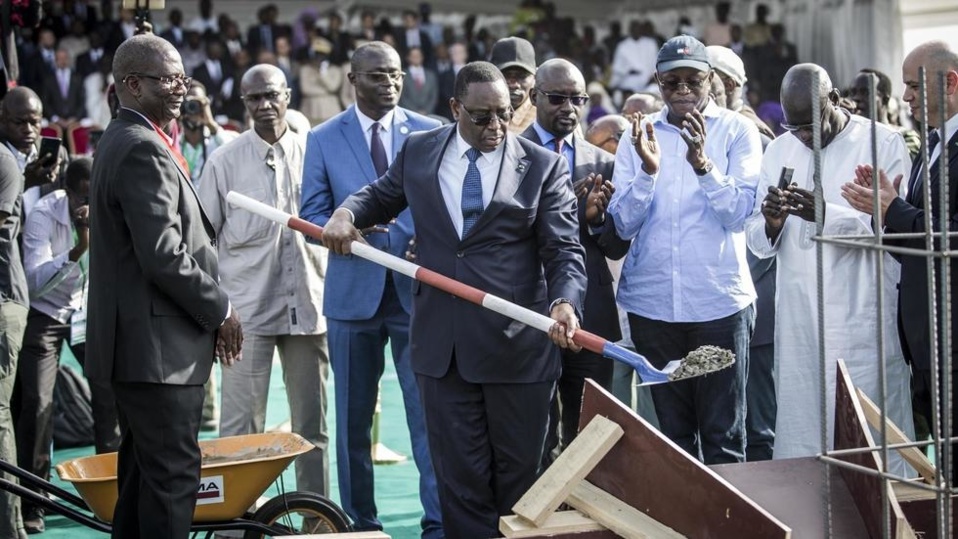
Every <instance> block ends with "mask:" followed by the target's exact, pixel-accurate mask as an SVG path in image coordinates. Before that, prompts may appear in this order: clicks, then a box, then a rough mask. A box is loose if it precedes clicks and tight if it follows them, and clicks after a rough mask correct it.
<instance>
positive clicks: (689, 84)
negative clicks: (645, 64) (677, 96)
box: [659, 78, 709, 92]
mask: <svg viewBox="0 0 958 539" xmlns="http://www.w3.org/2000/svg"><path fill="white" fill-rule="evenodd" d="M708 81H709V79H708V78H704V79H698V80H694V79H693V80H673V79H659V84H660V85H661V86H662V88H665V89H666V90H668V91H670V92H674V91H676V90H678V89H679V88H681V87H682V86H685V88H686V89H687V90H688V91H690V92H694V91H697V90H701V89H702V88H703V87H704V86H705V83H706V82H708Z"/></svg>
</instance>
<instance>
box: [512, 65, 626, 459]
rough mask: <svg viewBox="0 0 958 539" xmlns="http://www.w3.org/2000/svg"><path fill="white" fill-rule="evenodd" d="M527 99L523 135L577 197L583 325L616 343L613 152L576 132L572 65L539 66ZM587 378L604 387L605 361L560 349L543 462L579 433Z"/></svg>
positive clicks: (580, 85) (580, 94)
mask: <svg viewBox="0 0 958 539" xmlns="http://www.w3.org/2000/svg"><path fill="white" fill-rule="evenodd" d="M530 99H532V104H533V105H534V106H535V110H536V121H535V122H534V123H533V124H532V125H531V126H530V127H529V128H528V129H526V130H525V131H524V132H523V133H522V136H523V137H525V138H527V139H529V140H531V141H532V142H535V143H536V144H538V145H540V146H542V147H543V148H546V149H548V150H552V151H554V152H556V153H558V154H560V155H562V156H563V157H564V158H565V160H566V162H567V163H568V164H569V169H570V170H572V180H573V182H574V183H573V189H574V190H575V193H576V198H578V202H579V241H580V242H581V243H582V247H583V248H584V249H585V269H586V275H587V276H588V280H589V283H588V288H587V289H586V293H585V315H584V317H583V319H582V327H583V328H584V329H586V330H588V331H591V332H593V333H596V334H598V335H602V336H603V337H605V338H607V339H609V340H610V341H611V342H615V341H618V340H619V339H621V338H622V330H621V328H620V327H619V317H618V313H617V311H616V309H615V291H614V290H613V288H612V272H610V271H609V265H608V263H606V260H605V259H606V258H607V257H608V258H611V259H613V260H618V259H620V258H622V257H623V256H625V254H626V253H627V252H628V251H629V245H630V242H629V241H627V240H623V239H622V238H620V237H619V236H618V235H617V234H616V232H615V226H614V225H613V224H612V221H611V217H609V216H608V215H606V211H605V208H606V206H607V205H608V204H609V199H610V198H611V197H612V192H613V191H614V188H613V187H612V167H613V165H614V164H615V156H613V155H612V154H610V153H608V152H606V151H604V150H601V149H599V148H597V147H595V146H593V145H592V144H589V143H588V142H587V141H586V140H585V139H584V138H583V137H582V135H581V134H580V133H578V132H577V131H578V130H577V128H578V126H579V119H580V118H581V116H582V108H583V107H584V106H585V104H586V102H587V101H588V100H589V96H588V95H587V94H586V93H585V79H584V78H583V77H582V73H581V72H580V71H579V69H578V68H576V67H575V65H573V64H572V63H571V62H569V61H567V60H563V59H559V58H557V59H553V60H548V61H546V62H544V63H543V64H542V65H540V66H539V69H538V70H537V71H536V83H535V87H534V88H533V89H532V92H531V96H530ZM586 378H592V379H593V380H595V381H596V383H598V384H601V385H602V386H603V387H605V388H606V389H609V390H611V388H612V360H610V359H606V358H603V357H602V356H600V355H598V354H596V353H594V352H590V351H588V350H582V351H580V352H572V351H570V350H563V353H562V376H560V377H559V384H558V388H557V389H558V391H557V393H556V395H555V398H553V405H552V413H551V415H550V418H549V435H548V437H547V439H546V446H545V449H546V452H547V453H546V454H544V455H543V457H544V459H543V460H544V464H548V463H549V462H551V461H552V456H553V452H558V451H561V450H562V449H563V448H565V446H567V445H568V444H569V442H571V441H572V440H573V439H574V438H575V436H576V434H577V433H578V431H579V408H580V407H581V405H582V386H583V384H584V382H585V379H586ZM560 407H561V410H560ZM560 418H561V421H560ZM560 425H561V428H560Z"/></svg>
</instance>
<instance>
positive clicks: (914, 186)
mask: <svg viewBox="0 0 958 539" xmlns="http://www.w3.org/2000/svg"><path fill="white" fill-rule="evenodd" d="M939 141H941V135H939V134H938V130H937V129H932V130H931V132H930V133H928V138H927V139H926V142H927V143H928V146H927V148H928V157H929V161H928V165H929V166H930V167H932V166H934V163H932V162H931V160H930V158H931V155H932V154H933V153H934V152H935V148H936V147H937V146H938V142H939ZM924 151H925V149H924V148H922V149H921V151H920V152H919V153H918V159H916V160H915V165H914V166H913V167H912V169H911V178H910V181H909V183H908V198H910V199H911V202H912V205H913V206H916V207H919V208H921V207H923V204H924V203H923V200H922V194H921V186H922V183H921V176H922V165H923V162H922V157H921V156H922V154H923V153H924ZM929 170H932V169H929Z"/></svg>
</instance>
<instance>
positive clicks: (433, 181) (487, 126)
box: [324, 62, 586, 538]
mask: <svg viewBox="0 0 958 539" xmlns="http://www.w3.org/2000/svg"><path fill="white" fill-rule="evenodd" d="M451 106H452V109H453V113H454V115H455V117H456V119H457V121H456V123H454V124H451V125H449V126H446V127H442V128H439V129H434V130H432V131H429V132H426V133H416V134H413V135H412V136H410V137H409V140H408V141H407V142H406V145H405V146H404V147H403V150H402V151H401V152H400V153H399V155H398V156H397V157H396V160H395V161H394V162H393V164H392V166H390V168H389V171H388V172H387V173H386V174H385V175H384V176H382V177H381V178H380V179H379V180H377V181H376V182H374V183H372V184H370V185H368V186H366V187H364V188H363V189H362V190H361V191H359V192H358V193H356V194H355V195H353V196H351V197H350V198H348V199H347V200H346V202H344V203H343V204H342V205H341V206H340V207H339V208H338V209H337V210H336V211H335V212H334V213H333V216H332V218H331V219H330V220H329V222H328V223H327V226H326V232H325V234H324V239H325V242H326V245H327V247H329V248H330V249H332V250H333V251H335V252H336V253H339V254H348V253H349V252H350V242H352V241H363V236H362V235H361V233H360V230H361V229H363V228H365V227H368V226H370V225H373V224H375V223H383V222H387V221H388V220H389V219H391V218H392V217H394V216H396V215H398V214H399V213H400V212H401V211H403V210H404V209H406V208H407V207H408V208H409V209H410V210H411V211H412V219H413V223H414V224H415V226H416V234H417V249H418V251H417V259H418V260H419V262H420V263H421V264H422V265H423V266H424V267H427V268H430V269H432V270H435V271H437V272H439V273H441V274H443V275H446V276H448V277H451V278H453V279H456V280H458V281H460V282H463V283H465V284H467V285H471V286H475V287H477V288H480V289H483V290H486V291H487V292H490V293H492V294H495V295H497V296H499V297H502V298H506V299H508V300H511V301H513V302H515V303H517V304H519V305H522V306H523V307H526V308H529V309H532V310H534V311H537V312H540V313H543V314H545V313H549V314H551V316H552V318H553V319H554V320H555V321H556V324H555V325H553V327H552V329H551V331H550V332H549V336H548V337H547V336H546V335H544V334H542V333H540V332H538V331H537V330H535V329H533V328H531V327H528V326H525V325H524V324H521V323H519V322H514V321H511V320H509V319H508V318H505V317H503V316H501V315H499V314H495V313H493V312H490V311H487V310H485V309H483V308H482V307H479V306H477V305H474V304H472V303H469V302H467V301H464V300H462V299H459V298H457V297H455V296H453V295H450V294H448V293H446V292H442V291H440V290H437V289H435V288H432V287H429V286H423V285H421V284H419V283H416V284H415V285H414V287H413V313H412V327H411V330H410V343H411V348H412V368H413V370H414V371H415V372H416V375H417V380H418V382H419V390H420V393H421V395H422V402H423V407H424V409H425V412H426V428H427V430H428V433H429V444H430V449H431V450H432V455H433V462H434V464H435V469H436V476H437V479H438V481H439V497H440V502H441V504H442V518H443V527H444V529H445V532H446V536H447V537H467V538H472V537H493V536H496V535H497V534H498V527H497V523H498V518H499V515H504V514H508V513H510V512H511V508H512V505H513V504H514V503H515V502H516V501H517V500H518V499H519V498H520V497H521V496H522V494H523V493H524V492H525V491H526V490H527V489H528V488H529V487H530V486H531V485H532V483H533V482H534V481H535V478H536V471H537V469H538V467H539V460H540V458H541V455H542V447H543V442H544V438H545V434H546V425H547V421H548V416H549V403H550V399H551V396H552V392H553V388H554V385H555V380H556V379H557V378H558V377H559V371H560V368H561V363H560V361H559V351H558V349H557V348H556V347H555V346H553V343H552V342H550V341H549V338H551V339H552V341H553V342H554V343H555V344H557V345H559V346H560V347H562V348H573V349H576V350H577V349H578V347H577V346H576V345H575V344H574V343H573V342H572V341H571V337H572V335H573V334H574V332H575V330H576V329H577V328H578V327H579V322H578V320H579V317H578V315H577V313H580V312H582V302H583V298H584V293H585V286H586V277H585V264H584V262H583V250H582V246H581V245H580V244H579V238H578V235H579V222H578V218H577V206H576V201H575V195H574V194H573V191H572V182H571V181H570V180H569V167H568V165H567V164H566V162H565V160H564V159H562V158H561V157H560V156H559V155H557V154H556V153H554V152H550V151H548V150H545V149H544V148H542V147H540V146H538V145H536V144H533V143H532V142H530V141H528V140H526V139H523V138H517V137H514V136H512V135H508V134H507V132H506V125H507V124H508V123H509V119H510V115H511V114H512V108H511V107H510V104H509V89H508V87H507V86H506V82H505V79H503V77H502V74H501V73H500V72H499V70H498V69H496V67H495V66H494V65H492V64H489V63H486V62H474V63H472V64H468V65H466V66H465V67H463V68H462V70H460V71H459V75H458V76H457V79H456V91H455V97H454V98H453V100H452V102H451Z"/></svg>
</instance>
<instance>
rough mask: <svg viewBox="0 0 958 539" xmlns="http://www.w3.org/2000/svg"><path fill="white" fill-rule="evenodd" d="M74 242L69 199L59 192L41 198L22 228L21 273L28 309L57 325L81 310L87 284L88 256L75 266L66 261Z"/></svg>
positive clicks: (71, 262)
mask: <svg viewBox="0 0 958 539" xmlns="http://www.w3.org/2000/svg"><path fill="white" fill-rule="evenodd" d="M75 238H76V237H75V234H74V232H73V222H72V219H71V218H70V203H69V198H68V197H67V193H66V191H64V190H62V189H57V190H56V191H53V192H52V193H50V194H48V195H46V196H45V197H43V198H41V199H40V201H39V202H37V204H36V206H34V208H33V211H32V212H31V213H30V216H29V217H27V220H26V224H25V225H24V227H23V269H24V271H25V273H26V275H27V287H28V288H29V289H30V307H31V308H34V309H36V310H38V311H40V312H41V313H43V314H45V315H47V316H49V317H51V318H54V319H56V320H57V321H59V322H60V323H61V324H66V323H68V322H69V321H70V316H71V315H72V314H73V312H74V311H76V310H77V309H79V308H80V307H82V305H83V289H84V287H85V286H86V281H87V271H86V264H87V262H86V260H87V257H88V256H89V253H84V254H83V256H82V257H81V258H80V261H79V263H78V262H73V261H72V260H70V250H71V249H73V246H74V245H76V239H75Z"/></svg>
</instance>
